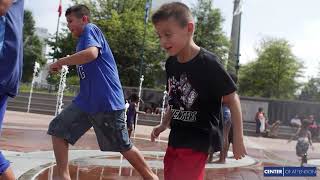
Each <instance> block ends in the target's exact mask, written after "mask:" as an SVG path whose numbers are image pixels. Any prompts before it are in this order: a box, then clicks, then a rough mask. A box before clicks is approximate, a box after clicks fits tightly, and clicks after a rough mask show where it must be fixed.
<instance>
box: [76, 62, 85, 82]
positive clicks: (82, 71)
mask: <svg viewBox="0 0 320 180" xmlns="http://www.w3.org/2000/svg"><path fill="white" fill-rule="evenodd" d="M77 70H78V76H79V78H80V79H85V78H86V74H85V72H84V69H83V66H82V65H78V66H77Z"/></svg>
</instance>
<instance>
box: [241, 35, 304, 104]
mask: <svg viewBox="0 0 320 180" xmlns="http://www.w3.org/2000/svg"><path fill="white" fill-rule="evenodd" d="M257 55H258V58H257V60H256V61H254V62H251V63H248V64H247V65H244V66H243V68H241V70H240V81H239V83H240V93H241V94H242V95H246V96H260V97H267V98H291V99H292V98H294V93H295V92H296V91H297V88H298V87H299V86H300V84H299V83H298V82H297V81H296V78H297V77H300V75H301V73H300V70H301V68H302V67H303V66H302V64H301V62H299V60H298V59H297V57H295V56H294V54H293V53H292V51H291V46H290V44H289V43H288V41H286V40H284V39H267V40H263V41H262V42H261V46H260V48H258V49H257Z"/></svg>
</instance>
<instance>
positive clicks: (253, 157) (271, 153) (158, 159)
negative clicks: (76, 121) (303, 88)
mask: <svg viewBox="0 0 320 180" xmlns="http://www.w3.org/2000/svg"><path fill="white" fill-rule="evenodd" d="M52 118H53V116H47V115H39V114H31V113H21V112H13V111H8V112H7V113H6V116H5V123H4V126H3V131H2V134H1V138H0V147H1V149H2V150H4V153H5V154H6V157H7V158H8V159H9V160H10V161H11V162H12V167H13V169H14V171H15V174H16V176H17V177H18V178H19V179H21V180H27V179H39V180H40V179H41V180H42V179H50V178H51V175H52V174H55V170H54V164H53V162H54V156H53V153H52V146H51V139H50V136H48V135H46V130H47V127H48V124H49V122H50V120H51V119H52ZM151 130H152V127H149V126H138V127H137V134H136V138H135V139H133V142H134V144H135V146H137V147H138V148H139V149H140V150H141V151H142V152H143V154H144V156H145V158H146V160H147V161H148V164H149V165H150V166H151V167H152V168H153V170H154V171H155V172H156V173H157V174H158V176H159V177H160V178H163V169H162V167H163V164H162V158H163V155H164V151H165V148H166V140H167V136H168V133H169V131H166V132H165V133H164V134H163V135H162V137H161V140H160V141H159V142H155V143H153V142H150V141H149V135H150V132H151ZM245 144H246V147H247V150H248V157H246V158H245V159H243V160H240V161H236V160H234V159H233V158H232V153H230V155H229V158H228V159H227V163H226V164H208V165H207V167H206V179H208V180H209V179H232V180H233V179H249V180H251V179H253V180H255V179H272V178H267V177H263V167H264V166H298V165H299V159H298V158H297V156H296V155H295V141H293V142H291V143H287V140H282V139H271V138H262V137H245ZM314 147H315V150H314V151H311V150H310V152H309V157H310V158H311V160H309V163H312V164H314V165H317V166H319V167H320V160H319V159H320V144H319V143H315V144H314ZM70 149H71V151H70V174H71V176H72V179H90V180H91V179H105V180H106V179H141V178H140V177H139V176H138V174H137V172H135V170H133V169H132V168H131V166H130V165H129V164H128V162H127V161H125V160H123V159H122V157H121V156H120V154H119V153H111V152H108V153H106V152H100V151H99V150H98V149H99V148H98V145H97V141H96V139H95V135H94V132H93V131H92V130H91V131H89V132H88V133H86V134H85V135H84V136H83V137H82V138H81V139H80V140H79V142H77V143H76V145H75V146H71V147H70ZM50 167H52V168H50ZM318 174H319V172H318ZM273 179H279V178H273ZM281 179H289V178H283V177H281ZM290 179H292V178H290ZM294 179H319V177H314V178H305V177H300V178H294Z"/></svg>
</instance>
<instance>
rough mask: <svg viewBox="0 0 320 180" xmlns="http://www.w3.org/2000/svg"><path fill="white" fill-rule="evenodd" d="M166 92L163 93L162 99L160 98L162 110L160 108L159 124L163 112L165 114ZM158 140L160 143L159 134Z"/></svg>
mask: <svg viewBox="0 0 320 180" xmlns="http://www.w3.org/2000/svg"><path fill="white" fill-rule="evenodd" d="M167 94H168V92H167V91H163V98H162V108H161V116H160V124H161V123H162V120H163V116H164V112H165V105H166V98H167ZM158 140H159V141H160V134H159V138H158Z"/></svg>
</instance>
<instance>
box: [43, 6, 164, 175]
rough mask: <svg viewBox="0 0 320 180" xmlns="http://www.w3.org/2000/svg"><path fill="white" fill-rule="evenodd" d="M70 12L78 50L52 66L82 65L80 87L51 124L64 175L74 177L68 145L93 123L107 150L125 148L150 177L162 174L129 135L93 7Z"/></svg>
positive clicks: (111, 63) (60, 172)
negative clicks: (69, 167)
mask: <svg viewBox="0 0 320 180" xmlns="http://www.w3.org/2000/svg"><path fill="white" fill-rule="evenodd" d="M65 16H66V18H67V22H68V28H69V30H70V31H71V33H72V34H73V36H75V37H78V43H77V47H76V51H77V53H75V54H73V55H71V56H68V57H64V58H60V59H59V60H58V61H56V62H55V63H53V64H51V65H50V70H51V71H58V70H60V69H61V68H62V66H63V65H77V71H78V75H79V78H80V92H79V94H78V95H77V96H76V97H75V99H74V100H73V102H72V104H71V105H70V106H68V107H67V108H65V109H64V110H63V111H62V112H61V113H60V114H59V115H58V116H57V117H56V118H55V119H53V121H52V122H51V123H50V125H49V129H48V134H49V135H51V136H52V143H53V149H54V153H55V157H56V162H57V170H58V175H59V176H60V178H61V179H66V180H67V179H68V180H69V179H70V175H69V169H68V144H72V145H73V144H75V143H76V141H77V140H78V139H79V138H80V137H81V136H82V135H83V134H84V133H85V132H86V131H88V130H89V129H90V128H91V127H92V126H93V128H94V130H95V133H96V136H97V140H98V143H99V146H100V149H101V150H102V151H116V152H120V153H121V154H122V155H123V156H124V157H125V158H126V159H127V160H128V161H129V162H130V163H131V165H132V166H133V167H134V168H136V169H137V171H138V172H139V173H140V174H141V175H142V176H143V178H144V179H150V180H151V179H152V180H153V179H158V177H157V176H156V175H155V174H154V173H153V172H152V171H151V169H150V168H149V167H148V166H147V164H146V162H145V160H144V158H143V157H142V155H141V153H140V152H139V151H138V149H137V148H136V147H134V146H133V145H132V143H131V141H130V139H129V136H128V132H127V129H126V124H125V123H126V121H125V102H124V96H123V90H122V87H121V84H120V80H119V76H118V70H117V67H116V63H115V60H114V58H113V55H112V52H111V49H110V47H109V45H108V43H107V41H106V39H105V38H104V35H103V33H102V32H101V30H100V29H99V28H98V27H97V26H96V25H94V24H92V23H90V11H89V9H88V8H87V7H86V6H84V5H75V6H72V7H70V8H68V9H67V11H66V13H65Z"/></svg>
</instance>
